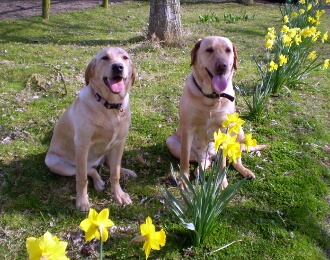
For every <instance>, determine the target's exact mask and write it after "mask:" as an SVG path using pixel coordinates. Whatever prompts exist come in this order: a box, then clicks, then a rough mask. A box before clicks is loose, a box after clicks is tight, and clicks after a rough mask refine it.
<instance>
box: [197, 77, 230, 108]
mask: <svg viewBox="0 0 330 260" xmlns="http://www.w3.org/2000/svg"><path fill="white" fill-rule="evenodd" d="M192 77H193V81H194V83H195V86H196V87H197V89H198V90H199V91H200V92H202V93H203V95H204V96H205V97H207V98H212V99H216V98H220V97H224V98H227V99H229V100H230V101H231V102H233V101H234V100H235V98H234V97H233V96H231V95H229V94H226V93H221V94H218V93H216V92H213V93H212V94H205V93H204V92H203V90H202V88H201V86H200V85H198V83H197V81H196V79H195V77H194V75H193V76H192Z"/></svg>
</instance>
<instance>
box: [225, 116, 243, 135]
mask: <svg viewBox="0 0 330 260" xmlns="http://www.w3.org/2000/svg"><path fill="white" fill-rule="evenodd" d="M244 122H245V121H244V120H242V119H240V118H239V115H238V113H234V114H227V120H225V121H224V122H223V123H222V126H223V127H225V128H228V133H236V134H238V133H239V131H240V127H241V126H242V125H243V124H244Z"/></svg>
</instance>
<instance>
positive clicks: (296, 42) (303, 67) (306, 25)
mask: <svg viewBox="0 0 330 260" xmlns="http://www.w3.org/2000/svg"><path fill="white" fill-rule="evenodd" d="M328 3H330V0H325V1H318V0H316V1H315V0H313V1H312V0H300V1H299V2H298V4H296V5H294V4H291V3H288V4H285V5H283V6H281V13H282V27H281V28H279V29H275V28H274V27H270V28H268V31H267V34H266V35H265V44H264V47H265V50H266V56H267V59H266V63H260V62H257V66H258V69H259V71H260V74H261V80H260V83H259V84H258V86H257V87H256V89H255V91H254V92H255V94H254V95H253V100H252V102H250V101H249V100H248V99H246V98H245V102H246V103H247V105H248V108H249V110H250V113H251V114H252V116H253V117H255V118H257V119H258V117H260V115H261V114H262V113H263V112H264V111H265V106H266V104H267V102H266V101H267V100H268V98H269V95H270V94H272V93H279V92H281V91H282V90H283V89H287V90H288V89H289V88H290V87H294V86H296V85H298V84H301V83H303V82H302V80H303V79H304V78H305V77H306V75H308V74H309V73H310V72H311V71H313V70H315V69H316V68H321V69H323V70H325V69H327V68H328V67H329V65H330V62H329V59H328V58H325V59H323V60H321V61H320V55H319V53H318V52H317V51H316V50H314V49H313V48H314V46H318V45H320V44H324V43H325V42H326V41H328V38H329V32H328V31H325V32H322V31H320V30H319V28H318V26H319V25H320V24H321V17H322V15H323V14H324V13H325V11H324V4H328Z"/></svg>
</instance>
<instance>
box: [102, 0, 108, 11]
mask: <svg viewBox="0 0 330 260" xmlns="http://www.w3.org/2000/svg"><path fill="white" fill-rule="evenodd" d="M102 7H103V8H105V9H108V8H109V0H102Z"/></svg>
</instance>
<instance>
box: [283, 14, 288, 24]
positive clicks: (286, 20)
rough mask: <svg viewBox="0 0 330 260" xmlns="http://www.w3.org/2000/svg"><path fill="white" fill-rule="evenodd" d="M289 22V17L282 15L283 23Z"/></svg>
mask: <svg viewBox="0 0 330 260" xmlns="http://www.w3.org/2000/svg"><path fill="white" fill-rule="evenodd" d="M288 22H289V17H288V16H287V15H285V16H284V17H283V23H288Z"/></svg>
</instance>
